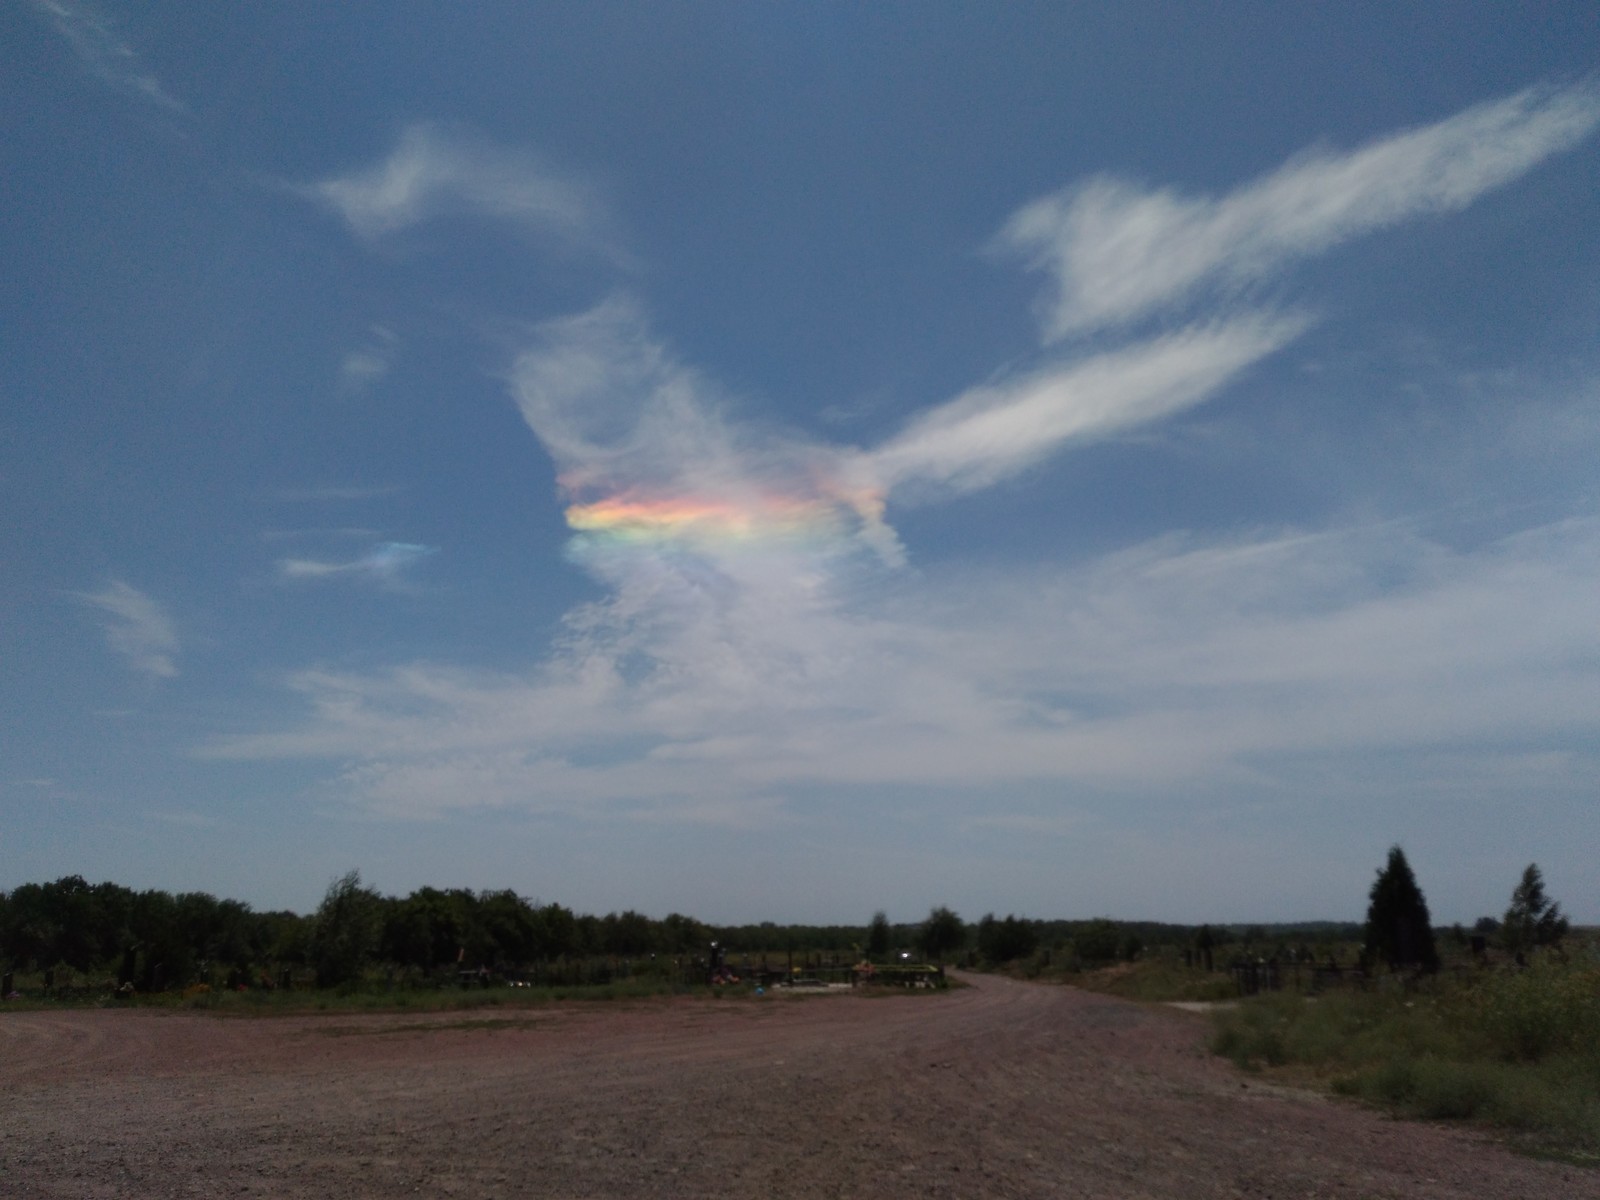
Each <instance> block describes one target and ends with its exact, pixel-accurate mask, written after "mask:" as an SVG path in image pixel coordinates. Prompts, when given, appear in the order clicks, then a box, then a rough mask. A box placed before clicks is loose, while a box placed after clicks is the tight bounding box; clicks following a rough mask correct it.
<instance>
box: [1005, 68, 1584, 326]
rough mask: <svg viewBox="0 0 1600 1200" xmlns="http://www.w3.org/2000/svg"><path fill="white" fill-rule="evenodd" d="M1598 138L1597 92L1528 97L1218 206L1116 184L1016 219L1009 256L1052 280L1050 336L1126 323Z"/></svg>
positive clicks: (1302, 159) (1385, 141) (1437, 206)
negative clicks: (1588, 139) (1056, 289)
mask: <svg viewBox="0 0 1600 1200" xmlns="http://www.w3.org/2000/svg"><path fill="white" fill-rule="evenodd" d="M1597 127H1600V86H1597V85H1596V84H1595V83H1594V82H1593V81H1592V80H1591V81H1586V82H1584V83H1582V84H1579V85H1576V86H1571V87H1567V88H1529V89H1528V90H1526V91H1522V92H1518V93H1517V94H1516V95H1513V96H1508V97H1506V98H1505V99H1502V100H1497V101H1493V102H1491V103H1487V104H1481V105H1477V106H1475V107H1473V108H1469V109H1467V110H1465V111H1464V112H1461V113H1458V114H1457V115H1455V116H1453V117H1450V118H1449V119H1447V120H1444V121H1440V122H1439V123H1437V124H1434V125H1428V126H1424V127H1422V128H1420V129H1414V130H1410V131H1408V132H1405V133H1400V134H1395V135H1393V136H1390V137H1386V138H1382V139H1380V140H1378V141H1375V142H1372V143H1370V144H1368V145H1366V146H1364V147H1362V148H1361V149H1358V150H1354V151H1351V152H1348V153H1343V154H1339V153H1334V152H1331V151H1318V152H1312V153H1307V154H1304V155H1301V156H1299V157H1298V158H1295V159H1293V160H1291V161H1290V162H1288V163H1287V164H1286V165H1284V166H1283V167H1281V168H1279V169H1278V170H1276V171H1273V172H1271V173H1270V174H1268V175H1265V176H1263V177H1261V178H1260V179H1257V180H1255V181H1254V182H1252V183H1248V184H1245V185H1244V186H1242V187H1240V188H1238V189H1236V190H1234V191H1232V192H1230V193H1228V194H1227V195H1226V196H1223V197H1222V198H1220V199H1211V198H1205V197H1191V196H1185V195H1183V194H1181V193H1179V192H1177V191H1174V190H1172V189H1170V188H1163V189H1159V190H1153V191H1152V190H1146V189H1143V188H1141V187H1139V186H1137V185H1135V184H1131V183H1127V182H1124V181H1122V180H1118V179H1115V178H1112V177H1109V176H1102V177H1100V178H1097V179H1094V180H1092V181H1090V182H1089V183H1087V184H1084V185H1081V186H1076V187H1072V188H1068V189H1066V190H1065V191H1062V192H1058V193H1056V194H1055V195H1051V196H1046V197H1043V198H1042V199H1039V200H1036V201H1034V202H1033V203H1031V204H1029V205H1027V206H1026V207H1024V208H1023V209H1021V210H1020V211H1019V212H1017V213H1016V214H1015V215H1014V216H1013V217H1012V218H1011V219H1010V220H1009V221H1008V222H1007V223H1006V225H1005V227H1004V228H1003V229H1002V231H1001V233H1000V235H999V238H998V245H999V246H1001V247H1002V248H1005V249H1007V250H1009V251H1012V252H1014V253H1016V254H1019V255H1020V256H1022V257H1023V258H1024V259H1025V260H1026V261H1027V262H1028V264H1029V265H1030V266H1031V267H1033V268H1034V269H1037V270H1044V271H1047V272H1049V273H1050V274H1052V275H1053V276H1054V277H1055V281H1056V285H1057V288H1058V292H1057V295H1056V296H1055V298H1054V300H1053V302H1052V304H1051V306H1050V308H1049V311H1048V312H1047V314H1046V317H1045V331H1046V336H1047V337H1048V338H1049V339H1051V340H1054V339H1057V338H1061V337H1064V336H1066V335H1068V334H1071V333H1075V332H1079V331H1084V330H1090V329H1095V328H1101V327H1105V326H1110V325H1116V324H1119V323H1122V322H1126V321H1131V320H1134V319H1136V318H1139V317H1142V316H1145V315H1146V314H1149V313H1151V312H1154V311H1156V310H1158V309H1161V308H1164V307H1167V306H1170V305H1175V304H1179V303H1182V302H1184V301H1186V300H1189V299H1191V298H1192V297H1193V296H1194V295H1195V293H1197V292H1199V291H1201V290H1202V289H1205V288H1207V287H1210V286H1220V287H1224V288H1234V287H1237V286H1239V285H1241V284H1245V283H1248V282H1250V281H1253V280H1259V279H1263V278H1265V277H1267V276H1269V275H1271V274H1273V273H1275V272H1277V271H1279V270H1281V269H1282V268H1284V267H1285V266H1287V265H1288V264H1290V263H1292V262H1294V261H1295V260H1297V259H1302V258H1306V257H1309V256H1312V255H1315V254H1320V253H1322V252H1323V251H1325V250H1327V249H1328V248H1329V247H1331V246H1333V245H1335V244H1337V243H1339V242H1342V241H1345V240H1347V239H1349V238H1353V237H1356V236H1358V235H1360V234H1364V233H1369V232H1372V231H1374V230H1379V229H1383V228H1387V227H1389V226H1392V225H1396V224H1398V223H1400V222H1401V221H1404V220H1407V219H1409V218H1411V217H1415V216H1420V215H1423V214H1427V213H1439V212H1450V211H1455V210H1458V209H1462V208H1465V207H1466V206H1467V205H1468V204H1470V203H1471V202H1472V201H1473V200H1474V199H1476V198H1477V197H1478V196H1480V195H1482V194H1483V193H1484V192H1486V191H1488V190H1490V189H1492V188H1496V187H1499V186H1501V185H1503V184H1506V183H1508V182H1510V181H1511V180H1514V179H1516V178H1517V177H1518V176H1520V175H1522V174H1524V173H1525V172H1527V171H1529V170H1530V169H1532V168H1533V167H1535V166H1537V165H1538V164H1539V163H1540V162H1543V161H1544V160H1545V159H1547V158H1549V157H1550V156H1552V155H1554V154H1558V153H1560V152H1562V151H1565V150H1568V149H1571V148H1572V147H1573V146H1575V145H1577V144H1578V143H1579V142H1581V141H1583V140H1584V139H1586V138H1588V137H1589V136H1590V135H1591V134H1593V133H1594V131H1595V129H1596V128H1597Z"/></svg>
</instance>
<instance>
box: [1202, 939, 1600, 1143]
mask: <svg viewBox="0 0 1600 1200" xmlns="http://www.w3.org/2000/svg"><path fill="white" fill-rule="evenodd" d="M1384 982H1392V983H1394V984H1395V986H1392V987H1384V986H1380V987H1378V988H1377V989H1374V990H1370V991H1348V992H1347V991H1332V992H1328V993H1325V994H1323V995H1321V996H1318V997H1315V998H1310V997H1304V996H1299V995H1294V994H1290V993H1282V992H1280V993H1276V994H1269V995H1263V996H1257V997H1252V998H1250V999H1248V1000H1245V1001H1242V1002H1241V1003H1240V1004H1239V1005H1237V1006H1235V1007H1231V1008H1229V1009H1226V1010H1219V1011H1218V1012H1216V1013H1215V1014H1214V1016H1213V1020H1214V1022H1215V1033H1214V1035H1213V1038H1212V1042H1211V1046H1212V1049H1213V1050H1214V1051H1215V1052H1216V1053H1218V1054H1221V1055H1224V1056H1226V1057H1227V1058H1230V1059H1232V1060H1233V1061H1234V1062H1235V1063H1236V1064H1238V1065H1239V1066H1240V1067H1242V1068H1244V1069H1245V1070H1252V1071H1259V1070H1263V1069H1280V1070H1284V1071H1291V1072H1294V1073H1296V1074H1297V1075H1300V1076H1305V1075H1309V1076H1310V1077H1311V1079H1312V1080H1314V1081H1316V1082H1320V1083H1322V1084H1324V1085H1325V1086H1328V1087H1330V1088H1331V1089H1332V1090H1333V1091H1334V1092H1336V1093H1338V1094H1340V1095H1345V1096H1350V1097H1354V1098H1356V1099H1359V1100H1362V1101H1365V1102H1367V1103H1369V1104H1374V1105H1377V1106H1379V1107H1382V1108H1385V1109H1388V1110H1389V1111H1391V1112H1394V1113H1396V1114H1398V1115H1402V1116H1409V1117H1421V1118H1428V1119H1436V1120H1466V1121H1473V1122H1478V1123H1482V1124H1485V1125H1489V1126H1493V1127H1496V1128H1499V1129H1501V1130H1504V1131H1506V1132H1508V1133H1510V1134H1511V1135H1512V1138H1513V1141H1514V1143H1515V1144H1516V1145H1518V1146H1519V1147H1520V1148H1522V1149H1525V1150H1529V1151H1532V1152H1535V1153H1543V1154H1551V1155H1555V1156H1557V1157H1561V1158H1564V1159H1567V1160H1569V1161H1574V1162H1583V1163H1587V1164H1589V1165H1600V969H1596V968H1594V967H1592V966H1570V965H1565V964H1562V963H1559V962H1555V961H1551V960H1542V961H1540V962H1538V963H1537V964H1536V965H1535V966H1533V967H1531V968H1528V969H1526V970H1512V969H1504V968H1502V969H1483V970H1479V971H1475V972H1472V973H1471V974H1469V975H1466V976H1458V977H1449V976H1435V977H1432V978H1424V979H1421V980H1417V981H1415V982H1414V983H1412V984H1411V985H1410V986H1407V987H1402V986H1399V983H1400V981H1398V980H1393V981H1384Z"/></svg>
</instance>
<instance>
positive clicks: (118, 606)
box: [74, 579, 178, 679]
mask: <svg viewBox="0 0 1600 1200" xmlns="http://www.w3.org/2000/svg"><path fill="white" fill-rule="evenodd" d="M74 594H75V595H76V596H77V598H78V599H79V600H82V601H84V602H85V603H88V604H91V605H93V606H94V607H95V608H97V609H99V610H100V612H101V614H102V620H101V628H102V630H103V631H104V632H105V637H106V644H107V645H109V646H110V647H111V649H113V650H114V651H116V652H117V653H118V654H120V655H121V656H122V657H123V658H125V659H126V660H127V661H128V665H129V666H130V667H132V668H133V669H134V670H136V671H140V672H143V673H144V674H146V675H151V676H154V677H155V678H157V679H170V678H172V677H173V676H174V675H176V674H177V673H178V666H177V663H176V661H175V659H176V656H177V653H178V635H177V632H176V631H175V630H174V628H173V625H172V620H171V618H170V617H168V616H167V614H166V611H165V610H164V609H163V608H162V607H161V605H160V604H158V603H156V601H154V600H152V599H151V598H150V597H149V596H147V595H145V594H144V593H143V592H141V591H139V589H137V588H135V587H131V586H129V585H128V584H126V583H124V582H122V580H120V579H114V580H112V581H111V582H110V583H108V584H107V585H106V586H105V587H104V588H103V589H101V590H100V591H98V592H77V593H74Z"/></svg>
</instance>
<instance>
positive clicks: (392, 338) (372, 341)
mask: <svg viewBox="0 0 1600 1200" xmlns="http://www.w3.org/2000/svg"><path fill="white" fill-rule="evenodd" d="M369 332H370V334H371V336H370V337H369V338H368V339H367V341H366V343H365V344H363V345H361V346H358V347H357V348H356V349H354V350H351V351H350V352H349V353H348V354H346V355H345V356H344V358H343V359H342V360H341V361H340V363H339V385H340V387H341V388H342V389H343V390H344V391H346V392H364V391H366V390H367V389H368V388H369V387H371V386H372V385H373V384H375V383H377V382H378V380H380V379H382V378H383V377H384V376H385V375H387V374H388V373H389V368H390V367H391V366H393V364H394V356H395V354H396V352H397V351H398V350H399V344H400V339H399V337H398V336H396V334H395V332H394V330H392V329H388V328H385V327H384V326H382V325H374V326H372V328H371V330H370V331H369Z"/></svg>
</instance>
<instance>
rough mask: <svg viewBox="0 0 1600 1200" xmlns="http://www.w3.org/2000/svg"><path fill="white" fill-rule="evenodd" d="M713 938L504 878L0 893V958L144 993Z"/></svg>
mask: <svg viewBox="0 0 1600 1200" xmlns="http://www.w3.org/2000/svg"><path fill="white" fill-rule="evenodd" d="M716 937H717V931H716V930H714V929H713V928H712V927H711V926H708V925H706V924H705V923H704V922H701V921H697V920H695V919H694V918H693V917H686V916H683V915H682V914H679V913H672V914H670V915H668V916H667V917H665V918H662V919H659V920H658V919H655V918H651V917H648V916H645V915H643V914H641V913H637V912H632V911H628V912H613V913H608V914H607V915H605V916H592V915H587V914H579V913H575V912H573V911H572V910H571V909H569V908H567V907H565V906H564V905H561V904H554V903H545V904H541V903H539V902H537V901H531V900H528V899H526V898H524V897H522V896H519V895H517V894H516V893H515V892H513V891H511V890H509V889H507V890H500V891H482V892H474V891H472V890H470V889H468V888H449V889H440V888H433V887H424V888H419V889H417V890H416V891H414V892H412V893H411V894H410V895H408V896H405V897H395V896H382V895H380V894H379V893H378V892H376V891H375V890H373V889H371V888H368V887H366V886H364V885H363V884H362V882H361V878H360V876H359V875H358V874H357V873H355V872H351V873H349V874H348V875H346V876H344V877H343V878H341V879H339V880H336V881H335V882H334V883H333V884H332V885H331V886H330V887H329V888H328V891H327V894H326V895H325V896H324V897H323V901H322V903H321V905H320V906H319V907H318V908H317V910H316V911H315V912H313V913H310V914H305V915H301V914H298V913H294V912H288V911H275V912H256V911H254V910H253V909H252V908H251V907H250V905H248V904H245V903H243V902H241V901H238V900H226V899H218V898H217V897H215V896H212V895H210V894H208V893H205V892H185V893H180V894H178V895H173V894H171V893H168V892H164V891H159V890H147V891H135V890H133V889H131V888H127V887H123V886H121V885H120V884H116V883H89V882H88V881H86V880H85V879H84V878H83V877H82V876H80V875H69V876H66V877H64V878H62V879H57V880H55V881H54V882H51V883H29V884H23V885H22V886H20V887H17V888H15V889H13V890H11V891H10V892H0V962H3V964H4V965H5V967H6V968H7V969H11V970H18V971H45V970H60V969H61V968H66V969H68V970H71V971H75V972H78V973H80V974H83V975H93V974H99V975H108V976H109V975H114V976H115V977H116V979H117V981H118V982H119V983H130V984H132V985H133V986H134V987H135V988H136V989H138V990H141V991H149V990H161V989H163V988H167V987H182V986H184V985H186V984H188V983H191V982H194V981H196V980H198V979H200V978H201V977H202V976H206V977H211V978H226V977H232V978H234V979H236V980H240V981H243V982H247V983H252V984H253V983H258V982H260V981H262V980H268V981H275V980H277V979H279V978H280V977H281V972H282V971H283V970H284V969H291V970H302V971H314V972H315V975H316V980H317V982H318V983H319V984H323V985H333V984H339V983H343V982H347V981H348V980H350V979H352V978H354V977H355V976H356V975H357V974H358V973H359V972H361V971H363V970H365V969H367V968H368V967H371V966H373V965H382V966H385V967H387V968H389V969H391V970H398V971H405V972H410V973H413V974H417V975H421V976H434V975H443V974H449V973H453V972H455V971H457V970H458V969H461V968H471V969H474V970H476V969H478V968H480V967H481V968H488V969H490V970H494V971H504V970H506V969H509V968H513V967H517V966H522V965H525V964H529V963H535V962H540V961H550V960H554V959H563V958H579V957H587V956H614V957H622V958H633V957H647V956H649V955H651V954H665V955H686V954H693V953H697V952H699V953H703V952H704V950H705V948H706V946H707V945H708V944H709V943H710V942H711V941H712V940H713V939H715V938H716Z"/></svg>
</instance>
